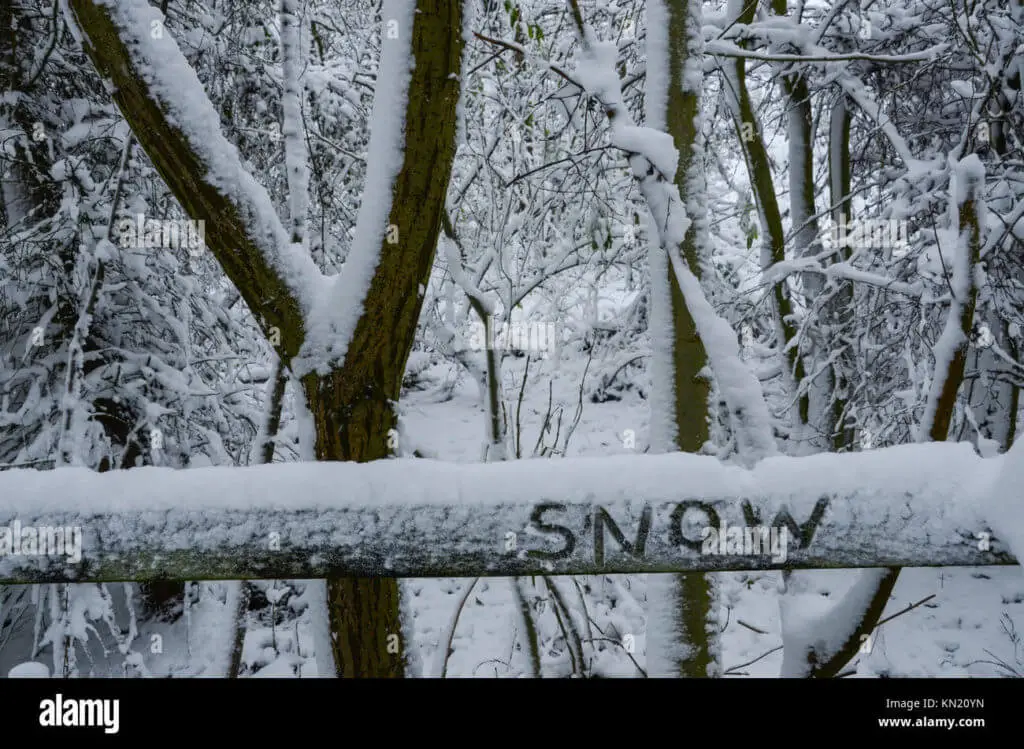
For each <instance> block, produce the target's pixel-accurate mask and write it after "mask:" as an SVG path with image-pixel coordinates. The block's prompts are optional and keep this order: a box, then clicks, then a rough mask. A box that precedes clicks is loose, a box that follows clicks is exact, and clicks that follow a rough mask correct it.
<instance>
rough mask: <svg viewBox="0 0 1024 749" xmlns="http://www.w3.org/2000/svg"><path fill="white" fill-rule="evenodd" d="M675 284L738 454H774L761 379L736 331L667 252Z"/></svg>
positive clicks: (747, 458)
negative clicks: (730, 424) (729, 421)
mask: <svg viewBox="0 0 1024 749" xmlns="http://www.w3.org/2000/svg"><path fill="white" fill-rule="evenodd" d="M669 257H670V258H671V261H672V267H673V269H674V270H675V274H676V279H677V280H678V281H679V288H680V290H681V291H682V292H683V297H684V298H685V299H686V307H687V309H689V310H690V315H691V316H692V317H693V321H694V324H695V325H696V327H697V331H698V332H699V334H700V338H701V341H703V343H704V349H705V351H707V354H708V361H709V362H710V363H711V369H712V370H713V371H714V373H715V380H716V382H717V383H718V387H719V388H720V390H721V392H722V395H723V397H724V398H725V400H726V403H728V404H729V413H730V416H731V418H732V421H733V428H734V430H735V432H736V439H737V443H738V447H739V454H740V458H741V459H742V460H744V461H746V462H748V463H750V462H754V461H757V460H760V459H761V458H764V457H767V456H770V455H775V454H777V453H778V448H777V447H776V444H775V436H774V434H773V432H772V418H771V414H770V413H769V411H768V404H767V403H766V402H765V399H764V393H763V391H762V390H761V383H760V381H758V379H757V376H756V375H755V374H754V373H753V372H752V371H750V369H748V368H747V366H746V365H745V364H744V363H743V360H742V359H741V358H740V347H739V343H738V342H737V340H736V334H735V332H734V331H733V329H732V327H730V325H729V323H727V322H726V321H725V320H723V319H722V318H721V317H720V316H719V315H718V314H717V313H716V312H715V311H714V309H713V308H712V307H711V304H710V303H709V302H708V300H707V299H706V298H705V297H704V294H703V293H702V292H701V289H700V282H699V281H698V280H697V277H696V276H694V275H693V273H691V272H690V269H689V268H687V267H686V265H685V264H684V263H683V261H682V260H681V259H680V258H679V257H678V256H677V255H676V254H675V253H671V254H670V255H669Z"/></svg>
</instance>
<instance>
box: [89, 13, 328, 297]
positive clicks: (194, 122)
mask: <svg viewBox="0 0 1024 749" xmlns="http://www.w3.org/2000/svg"><path fill="white" fill-rule="evenodd" d="M96 4H97V5H98V6H101V7H105V8H106V9H107V12H108V13H109V15H110V18H111V20H112V21H113V23H114V24H115V25H116V26H117V27H118V28H119V29H120V33H121V38H122V39H123V40H124V42H125V43H126V45H127V47H128V49H129V50H131V51H132V54H133V56H134V57H135V59H136V60H137V61H139V62H140V63H141V64H140V68H141V70H142V77H143V80H144V81H145V83H146V85H147V86H148V87H149V89H150V91H151V93H152V94H153V95H154V96H155V97H156V98H158V99H159V100H160V102H161V104H162V106H163V108H164V111H166V112H167V113H168V121H169V122H170V124H171V125H172V126H173V127H175V128H177V129H178V130H180V131H181V132H182V133H183V135H184V136H185V137H186V138H187V140H188V143H189V146H190V147H191V149H192V150H193V151H194V152H195V153H196V155H197V156H198V157H199V159H200V161H201V162H202V164H203V165H204V166H205V167H206V175H205V180H206V181H207V182H208V183H209V184H211V185H212V186H214V187H216V188H217V189H219V190H221V191H223V192H224V194H226V195H228V196H230V197H231V198H232V200H233V201H234V202H235V204H236V205H237V206H238V207H239V209H240V211H241V214H242V218H243V220H244V221H245V224H246V226H247V227H248V229H249V234H250V235H251V236H252V237H253V239H254V240H255V242H256V244H257V246H258V247H259V249H260V251H261V252H262V254H263V256H264V258H265V259H266V260H267V262H268V263H269V264H270V266H271V267H273V268H274V269H275V270H276V271H277V272H278V273H279V274H280V275H281V277H282V279H283V280H284V282H285V284H286V285H287V286H288V288H289V290H290V291H291V292H292V293H293V294H294V295H295V297H296V299H297V300H298V301H299V304H300V306H301V308H302V309H303V311H304V312H308V311H309V310H311V309H312V307H313V303H314V300H316V299H317V298H318V297H319V296H320V292H321V290H322V288H323V285H324V279H323V277H322V275H321V274H320V272H319V270H318V269H317V268H316V265H315V264H314V263H313V261H312V259H311V258H310V257H309V256H308V255H306V254H304V253H303V252H301V251H299V249H298V248H297V247H295V246H293V245H292V244H291V243H290V242H289V241H288V234H287V232H286V231H285V228H284V226H283V224H282V223H281V220H280V218H279V217H278V215H277V213H276V211H275V210H274V205H273V202H272V200H271V199H270V195H269V194H268V193H267V191H266V189H265V188H264V187H263V186H262V185H260V184H259V182H257V181H256V180H255V179H254V178H253V176H252V175H251V174H250V173H249V172H248V171H246V169H245V167H244V166H243V165H242V159H241V156H240V155H239V153H238V149H237V148H235V146H233V145H232V144H231V143H230V142H229V141H228V140H227V139H226V138H225V137H224V135H223V133H222V132H221V126H220V118H219V116H218V114H217V112H216V110H215V109H214V108H213V105H212V104H211V103H210V100H209V98H208V97H207V96H206V92H205V91H204V89H203V85H202V83H201V82H200V80H199V78H198V77H197V75H196V72H195V70H194V69H193V68H192V66H191V65H189V63H188V61H187V60H186V59H185V57H184V55H182V53H181V50H180V49H179V48H178V45H177V44H176V43H175V41H174V38H173V37H172V36H171V34H170V33H167V32H165V33H163V34H161V35H159V36H157V37H154V36H153V35H152V34H151V33H150V29H151V28H152V27H153V24H154V22H155V23H158V24H161V25H162V23H163V14H161V13H160V11H159V10H157V9H156V8H154V7H151V6H150V5H149V3H148V2H146V0H97V3H96ZM193 218H196V219H197V220H198V219H203V220H208V219H211V218H212V217H209V216H205V217H204V216H199V217H193Z"/></svg>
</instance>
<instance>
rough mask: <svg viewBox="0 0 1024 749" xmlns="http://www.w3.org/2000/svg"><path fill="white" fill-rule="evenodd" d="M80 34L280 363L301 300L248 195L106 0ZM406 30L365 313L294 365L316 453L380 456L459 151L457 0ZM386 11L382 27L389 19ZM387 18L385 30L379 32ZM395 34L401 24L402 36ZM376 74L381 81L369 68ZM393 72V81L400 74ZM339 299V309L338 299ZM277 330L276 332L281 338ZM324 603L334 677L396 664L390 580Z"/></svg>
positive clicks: (296, 331)
mask: <svg viewBox="0 0 1024 749" xmlns="http://www.w3.org/2000/svg"><path fill="white" fill-rule="evenodd" d="M70 7H71V9H72V11H73V13H74V15H75V17H76V20H77V22H78V25H79V27H80V29H81V30H82V32H83V37H84V39H85V48H86V52H87V54H88V55H89V57H90V58H91V59H92V61H93V63H94V64H95V65H96V67H97V68H98V70H99V71H100V74H101V75H103V76H104V77H105V78H107V79H109V80H110V81H111V82H112V83H113V84H114V94H113V98H114V101H115V102H116V103H117V105H118V106H119V108H120V109H121V112H122V114H123V115H124V117H125V119H126V120H127V121H128V123H129V124H130V125H131V127H132V130H133V132H134V133H135V134H136V137H137V138H138V139H139V143H140V144H141V145H142V147H143V148H144V149H145V151H146V153H147V154H148V155H149V157H150V159H151V160H152V162H153V165H154V167H155V168H156V169H157V170H158V171H159V173H160V174H161V176H162V177H163V178H164V180H165V181H166V183H167V185H168V187H169V188H170V189H171V191H172V192H173V193H174V195H175V197H176V198H177V199H178V201H179V203H180V204H181V206H182V208H183V209H184V210H185V212H186V213H188V215H189V216H190V217H191V218H192V219H194V220H198V219H203V220H204V221H205V224H206V227H207V231H206V237H205V240H206V245H207V247H208V248H209V250H210V251H211V252H212V253H213V255H214V256H215V257H216V258H217V260H218V262H219V263H220V265H221V267H222V268H223V269H224V272H225V274H226V275H227V276H228V278H229V279H230V280H231V281H232V283H234V284H235V286H236V287H237V289H238V291H239V293H240V294H241V296H242V298H243V299H244V300H245V302H246V304H247V305H248V306H249V308H250V310H251V311H252V312H253V315H254V317H255V318H256V319H257V320H258V321H259V324H260V326H261V329H262V330H263V332H264V334H265V335H267V337H268V339H269V340H270V341H271V342H274V343H275V348H276V349H277V353H278V355H279V356H280V357H281V362H282V366H288V365H289V364H290V363H291V362H292V360H293V359H294V358H295V357H296V355H297V354H298V352H299V350H300V348H301V347H302V344H303V341H304V339H305V335H306V330H305V326H306V321H305V320H304V317H303V314H302V311H301V304H300V300H299V299H298V298H297V296H296V294H295V293H293V289H292V287H291V286H290V285H289V283H288V282H287V281H286V279H285V278H284V277H283V276H282V275H281V273H280V272H279V271H278V270H277V269H276V267H275V265H274V263H273V262H272V259H271V258H270V257H269V256H268V255H267V254H266V252H265V251H264V250H263V249H262V246H263V244H264V243H265V240H266V238H265V237H260V236H258V235H257V233H256V230H255V228H254V227H253V226H252V225H251V222H250V221H247V220H246V217H247V216H248V215H252V213H251V212H252V210H253V205H252V204H251V203H246V202H245V196H241V197H239V196H238V195H233V194H229V193H227V192H225V191H224V190H223V189H222V188H221V187H220V186H219V185H218V184H216V182H215V181H214V180H212V179H207V173H208V168H207V165H206V164H204V162H203V159H202V157H201V156H200V154H199V151H198V150H197V149H196V148H194V147H193V144H191V143H190V142H189V140H188V138H187V137H186V135H185V134H184V133H183V132H182V131H181V130H180V129H178V128H177V127H176V126H174V125H173V124H172V122H171V121H170V119H169V117H168V113H167V111H166V109H165V105H164V104H162V103H161V101H160V99H159V98H158V97H157V96H156V95H155V94H154V93H153V91H152V90H151V89H150V87H149V85H148V84H147V82H146V77H145V76H144V74H143V71H144V66H145V60H143V59H140V56H139V55H138V53H137V52H136V51H134V50H133V49H132V48H129V46H127V45H126V44H125V42H124V39H123V37H124V31H125V30H124V29H120V28H118V25H117V23H116V22H115V21H114V19H113V18H112V15H111V13H110V11H109V10H108V9H107V8H105V7H100V6H97V5H96V4H95V3H94V2H92V0H70ZM411 17H412V18H413V24H412V29H403V28H399V29H398V30H397V31H398V34H399V35H405V34H409V35H410V42H409V43H410V44H411V56H412V59H413V61H414V62H415V65H414V67H413V68H412V71H411V76H410V80H409V84H408V85H409V88H408V96H407V100H406V109H405V112H404V113H400V112H395V113H393V116H396V117H399V116H403V117H404V123H405V141H404V144H405V149H404V159H403V162H402V166H401V169H400V170H399V172H398V175H397V177H396V178H395V180H394V183H393V186H392V194H391V199H392V202H391V206H392V207H391V210H390V215H389V219H388V221H389V224H391V226H392V227H397V232H398V241H397V242H395V243H393V244H392V243H389V242H388V239H393V238H394V231H393V230H392V231H389V232H386V233H385V234H386V235H390V236H385V238H384V240H383V241H382V244H381V250H380V260H379V263H378V265H377V267H376V270H375V273H374V276H373V278H372V281H371V283H370V287H369V289H368V291H367V293H366V296H365V297H364V300H363V305H362V307H363V313H362V315H361V317H360V319H359V321H358V323H357V325H356V327H355V330H354V333H353V335H352V339H351V341H350V342H349V345H348V347H347V349H346V353H345V356H344V360H343V361H340V362H335V363H333V364H332V365H331V367H330V368H329V371H327V373H326V374H319V373H313V374H308V375H305V376H303V377H302V378H301V389H302V392H303V394H304V395H305V399H306V406H307V408H308V410H309V411H310V413H311V414H312V417H313V421H314V424H315V430H316V445H315V452H316V458H317V460H345V461H360V462H362V461H371V460H377V459H381V458H386V457H388V456H389V455H390V454H391V452H392V450H391V448H390V447H389V442H391V434H392V433H391V431H390V430H392V429H396V427H397V417H396V414H395V411H394V405H395V403H396V402H397V400H398V397H399V393H400V387H401V382H402V374H403V372H404V369H405V364H406V360H407V358H408V355H409V351H410V350H411V348H412V343H413V337H414V335H415V331H416V323H417V320H418V318H419V314H420V309H421V307H422V302H423V297H422V295H421V293H420V288H421V287H425V286H426V283H427V281H428V278H429V273H430V268H431V265H432V263H433V258H434V250H435V247H436V242H437V236H438V232H439V228H440V224H441V214H442V211H443V207H444V198H445V193H446V191H447V187H448V181H449V177H450V175H451V168H452V161H453V159H454V155H455V130H456V105H457V102H458V96H459V74H460V70H461V61H462V47H463V39H462V7H461V2H460V0H417V2H416V4H415V11H414V13H413V14H411ZM389 20H390V19H384V22H385V28H387V24H388V21H389ZM388 31H390V30H387V31H385V33H388ZM402 38H404V37H402ZM378 85H386V84H385V82H383V81H379V82H378ZM396 85H397V84H396ZM339 312H341V310H339ZM278 341H279V343H277V342H278ZM328 608H329V616H330V622H331V637H332V640H333V647H334V660H335V667H336V671H337V673H338V675H339V676H343V677H401V676H403V675H404V666H405V658H404V650H405V646H404V643H402V642H401V639H402V638H401V634H402V629H401V626H400V624H401V622H400V621H399V619H400V606H399V589H398V581H397V580H395V579H390V578H374V579H372V580H371V579H347V578H346V579H336V580H330V581H328Z"/></svg>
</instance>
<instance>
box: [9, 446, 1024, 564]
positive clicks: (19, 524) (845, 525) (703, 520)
mask: <svg viewBox="0 0 1024 749" xmlns="http://www.w3.org/2000/svg"><path fill="white" fill-rule="evenodd" d="M1003 460H1004V458H1003V457H996V458H990V459H982V458H979V457H977V456H976V455H975V453H974V452H973V451H972V449H971V447H970V445H969V444H966V443H962V444H953V443H932V444H920V445H905V446H899V447H890V448H885V449H880V450H874V451H868V452H862V453H851V454H841V455H837V454H820V455H811V456H806V457H799V458H793V457H786V456H778V457H771V458H767V459H765V460H763V461H761V462H760V463H759V464H758V465H757V466H756V467H755V468H753V469H750V470H747V469H744V468H741V467H739V466H730V465H725V464H723V463H721V462H719V461H718V460H717V459H715V458H713V457H709V456H698V455H689V454H680V453H672V454H666V455H636V456H613V457H599V458H573V459H564V460H544V459H538V460H520V461H508V462H503V463H492V464H457V463H444V462H438V461H432V460H420V459H397V460H383V461H377V462H373V463H363V464H357V463H330V462H327V463H289V464H278V465H263V466H252V467H246V468H197V469H188V470H175V469H168V468H152V467H146V468H134V469H131V470H126V471H113V472H110V473H105V474H98V473H93V472H90V471H88V470H86V469H81V468H61V469H56V470H51V471H32V470H25V469H23V470H11V471H5V472H0V583H38V582H57V581H71V582H74V581H123V580H151V579H161V578H164V579H191V580H196V579H210V580H214V579H260V578H305V579H309V578H320V577H325V576H327V575H329V574H330V575H352V576H384V575H386V576H391V577H434V576H444V577H448V576H451V577H458V576H478V575H530V574H547V573H550V574H588V573H596V572H618V573H641V572H676V571H690V570H752V569H783V568H789V569H801V568H839V567H854V568H864V567H879V566H886V567H915V566H945V565H961V566H974V565H989V564H1015V563H1016V560H1015V558H1014V557H1013V556H1012V554H1010V552H1009V551H1008V547H1007V546H1006V545H1005V543H1003V541H1002V540H1001V539H1000V530H999V529H998V528H992V527H989V526H988V525H987V524H986V521H985V520H984V518H983V517H982V516H981V515H979V514H978V509H977V508H979V507H982V506H985V504H984V502H983V498H984V497H986V496H987V494H986V493H987V492H989V491H990V490H991V489H992V488H993V487H995V486H996V481H997V478H998V475H999V471H1000V467H1001V465H1002V462H1003ZM747 528H750V529H760V528H764V529H765V530H764V535H763V537H762V536H761V535H759V533H754V532H753V531H751V532H744V529H747ZM708 529H714V532H713V533H712V532H711V531H709V530H708ZM705 536H706V537H707V538H705ZM720 536H721V537H720ZM762 538H763V540H764V542H765V544H766V546H765V547H757V546H752V545H751V544H752V543H754V542H757V541H759V539H762ZM737 541H738V542H739V545H736V542H737ZM61 542H63V543H61Z"/></svg>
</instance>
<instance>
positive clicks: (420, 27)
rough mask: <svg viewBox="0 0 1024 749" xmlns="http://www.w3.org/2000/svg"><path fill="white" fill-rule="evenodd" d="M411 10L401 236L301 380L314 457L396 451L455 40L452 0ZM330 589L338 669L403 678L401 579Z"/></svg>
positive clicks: (447, 132) (441, 196)
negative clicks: (347, 330) (343, 334)
mask: <svg viewBox="0 0 1024 749" xmlns="http://www.w3.org/2000/svg"><path fill="white" fill-rule="evenodd" d="M416 11H417V12H416V14H415V22H414V24H413V29H412V56H413V59H414V60H415V68H414V69H413V71H412V80H411V81H410V83H409V94H408V105H407V108H406V112H405V161H404V163H403V165H402V169H401V171H400V172H399V174H398V177H397V178H396V180H395V184H394V187H393V191H392V201H391V213H390V215H389V220H388V222H389V224H390V225H391V226H392V227H397V229H398V237H399V241H398V242H397V243H395V244H390V243H389V242H388V241H387V238H385V240H384V242H383V243H382V245H381V253H380V262H379V264H378V266H377V271H376V274H375V275H374V277H373V281H372V282H371V284H370V289H369V292H368V293H367V295H366V299H365V301H364V304H363V309H364V313H363V315H362V317H360V319H359V322H358V323H357V325H356V329H355V332H354V334H353V337H352V341H351V342H350V343H349V346H348V349H347V352H346V356H345V361H344V364H343V365H342V366H341V367H340V368H338V369H336V370H334V371H333V372H331V373H329V374H328V375H326V376H321V375H318V374H310V375H306V376H305V377H304V378H303V379H302V386H303V390H304V392H305V394H306V399H307V404H308V407H309V410H310V413H311V414H312V416H313V421H314V424H315V427H316V458H317V460H352V461H359V462H364V461H370V460H378V459H381V458H386V457H388V456H389V455H390V454H391V453H392V452H393V451H392V449H391V448H390V447H389V442H391V440H390V436H391V435H392V434H395V435H397V431H396V432H392V431H391V430H397V424H398V420H397V414H396V413H395V411H394V404H395V403H397V401H398V397H399V394H400V391H401V386H402V375H403V374H404V372H405V364H406V360H407V359H408V357H409V352H410V351H411V350H412V344H413V338H414V336H415V334H416V324H417V322H418V320H419V316H420V310H421V308H422V305H423V295H422V294H421V292H420V289H422V288H425V287H426V285H427V282H428V281H429V277H430V268H431V266H432V264H433V261H434V251H435V249H436V247H437V237H438V233H439V232H440V228H441V214H442V212H443V210H444V201H445V195H446V193H447V190H448V180H449V177H450V175H451V168H452V162H453V160H454V156H455V127H456V113H455V110H456V104H457V102H458V98H459V82H458V80H457V76H458V75H459V72H460V69H461V62H462V46H463V41H462V34H461V30H462V7H461V3H460V0H420V1H419V2H418V3H417V8H416ZM403 31H404V30H400V31H399V33H403ZM399 438H400V437H399ZM327 599H328V607H329V612H330V621H331V637H332V639H333V641H334V659H335V665H336V668H337V671H338V675H339V676H343V677H351V676H368V677H400V676H402V675H403V674H404V666H405V657H404V652H405V645H404V643H402V642H401V640H402V630H401V626H400V624H401V623H400V621H399V609H400V605H399V590H398V581H397V580H395V579H393V578H373V579H369V578H367V579H358V578H342V579H333V580H328V584H327ZM389 636H391V637H389ZM396 637H397V639H395V638H396ZM396 642H397V643H398V647H397V648H396V647H395V644H396ZM389 645H390V647H389Z"/></svg>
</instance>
